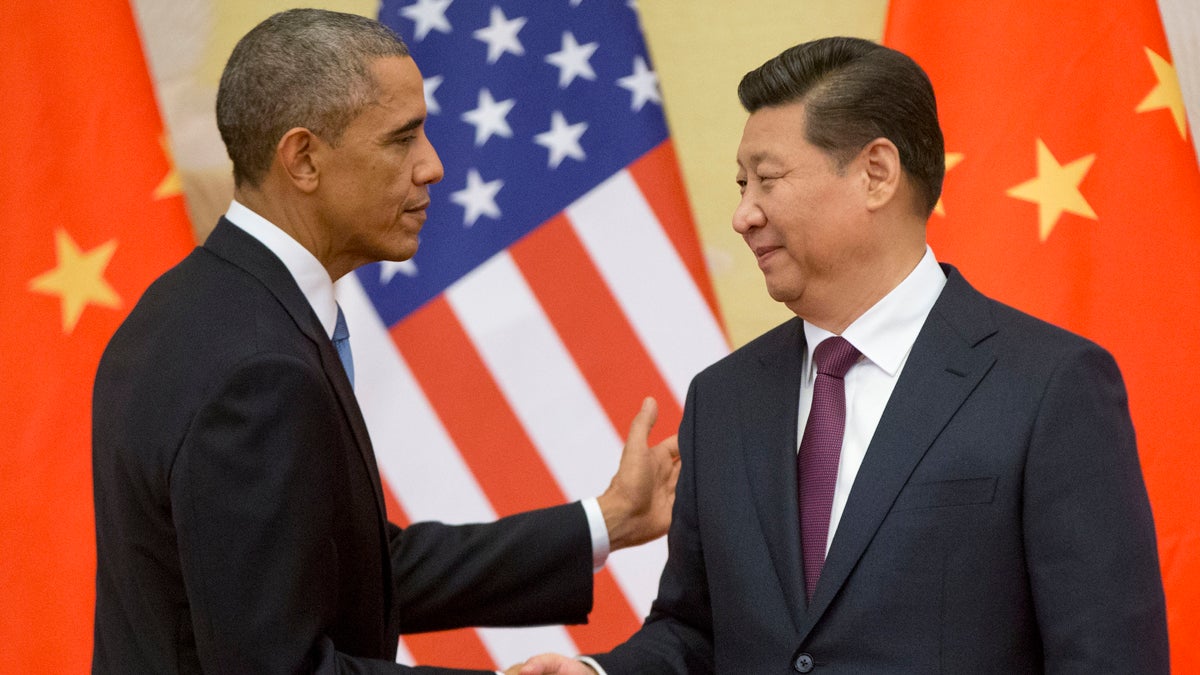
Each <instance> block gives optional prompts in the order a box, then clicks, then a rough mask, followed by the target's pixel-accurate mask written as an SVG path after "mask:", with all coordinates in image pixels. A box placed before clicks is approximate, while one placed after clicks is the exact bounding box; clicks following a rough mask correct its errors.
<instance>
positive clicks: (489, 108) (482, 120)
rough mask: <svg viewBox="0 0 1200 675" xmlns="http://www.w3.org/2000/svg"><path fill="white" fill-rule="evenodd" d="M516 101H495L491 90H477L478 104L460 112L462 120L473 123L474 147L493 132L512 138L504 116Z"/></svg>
mask: <svg viewBox="0 0 1200 675" xmlns="http://www.w3.org/2000/svg"><path fill="white" fill-rule="evenodd" d="M516 103H517V99H515V98H510V99H508V100H507V101H500V102H499V103H497V102H496V101H495V99H493V98H492V92H490V91H488V90H487V89H480V90H479V106H478V107H477V108H475V109H474V110H468V111H467V112H465V113H463V114H462V120H463V121H464V122H470V123H471V124H474V125H475V147H477V148H478V147H479V146H481V145H483V144H484V143H486V142H487V139H489V138H491V137H492V135H493V134H494V135H496V136H503V137H505V138H512V135H513V132H512V127H510V126H508V120H506V119H504V118H505V116H507V115H508V113H509V111H510V110H512V109H513V106H514V105H516Z"/></svg>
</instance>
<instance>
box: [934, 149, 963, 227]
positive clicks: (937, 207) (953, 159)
mask: <svg viewBox="0 0 1200 675" xmlns="http://www.w3.org/2000/svg"><path fill="white" fill-rule="evenodd" d="M963 157H965V155H963V154H962V153H961V152H947V153H946V171H947V172H949V171H950V169H953V168H954V167H956V166H958V165H959V163H960V162H962V161H963ZM933 212H934V213H936V214H938V215H939V216H944V215H946V208H945V207H944V206H942V199H941V197H938V200H937V204H934V206H933Z"/></svg>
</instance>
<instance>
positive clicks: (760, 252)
mask: <svg viewBox="0 0 1200 675" xmlns="http://www.w3.org/2000/svg"><path fill="white" fill-rule="evenodd" d="M779 249H780V247H779V246H752V247H751V248H750V250H752V251H753V252H754V257H755V259H757V260H758V264H759V266H760V267H761V266H762V265H764V264H765V263H766V261H767V259H768V258H770V257H771V254H772V253H774V252H775V251H778V250H779Z"/></svg>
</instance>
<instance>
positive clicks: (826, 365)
mask: <svg viewBox="0 0 1200 675" xmlns="http://www.w3.org/2000/svg"><path fill="white" fill-rule="evenodd" d="M858 356H859V351H858V350H857V349H855V348H854V345H852V344H850V343H849V342H847V341H846V338H844V337H841V336H840V335H836V336H834V337H831V338H829V339H827V340H825V341H824V342H822V343H821V344H819V345H817V348H816V349H814V350H813V361H815V362H816V364H817V372H818V373H820V374H822V375H828V376H830V377H836V378H838V379H841V378H843V377H845V376H846V371H848V370H850V366H853V365H854V364H855V362H857V361H858Z"/></svg>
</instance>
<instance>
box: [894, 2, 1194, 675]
mask: <svg viewBox="0 0 1200 675" xmlns="http://www.w3.org/2000/svg"><path fill="white" fill-rule="evenodd" d="M885 42H886V43H887V44H889V45H890V46H893V47H895V48H897V49H899V50H901V51H903V52H905V53H907V54H909V55H911V56H912V57H913V58H914V59H916V60H917V62H918V63H920V64H921V65H922V66H923V67H924V68H925V69H926V71H927V72H928V73H929V76H930V78H931V79H932V80H933V86H934V89H935V91H936V92H937V95H938V106H939V113H940V116H941V120H942V127H943V129H944V130H945V134H946V153H947V154H946V166H947V169H949V170H948V172H947V174H946V184H945V190H944V192H943V198H942V203H941V204H940V205H939V207H938V209H937V212H936V213H935V215H934V216H933V217H932V218H931V220H930V223H929V238H930V242H931V245H932V246H933V249H934V251H935V253H937V255H938V257H939V259H942V260H945V261H947V262H951V263H954V264H956V265H958V266H959V268H960V269H961V270H962V271H963V273H964V274H965V275H966V276H967V278H968V279H970V280H971V281H972V283H974V284H976V285H977V286H978V287H979V288H980V289H981V290H983V291H984V292H986V293H989V294H991V295H992V296H994V297H996V298H999V299H1001V300H1003V301H1005V302H1008V303H1009V304H1012V305H1015V306H1016V307H1019V308H1021V309H1023V310H1025V311H1028V312H1030V313H1032V314H1035V315H1037V316H1040V317H1042V318H1044V319H1047V320H1049V321H1051V322H1053V323H1056V324H1059V325H1061V326H1064V327H1066V328H1068V329H1070V330H1073V331H1075V332H1078V333H1081V334H1083V335H1086V336H1088V337H1090V338H1091V339H1093V340H1095V341H1096V342H1098V343H1100V344H1101V345H1103V346H1104V347H1107V348H1108V349H1109V350H1110V351H1111V352H1112V353H1113V354H1114V355H1115V356H1116V359H1117V362H1118V364H1119V365H1120V366H1121V370H1122V372H1123V374H1124V376H1125V379H1126V384H1127V386H1128V389H1129V397H1130V406H1131V408H1132V412H1133V420H1134V425H1135V427H1136V429H1137V434H1138V447H1139V451H1140V453H1141V461H1142V468H1143V471H1144V474H1145V478H1146V484H1147V488H1148V490H1149V492H1150V500H1151V503H1152V506H1153V509H1154V517H1155V522H1156V525H1157V529H1158V546H1159V557H1160V561H1161V564H1162V573H1163V581H1164V584H1165V586H1166V593H1167V612H1168V622H1169V626H1170V631H1171V650H1172V665H1173V667H1174V670H1175V671H1176V672H1181V673H1193V672H1200V498H1197V495H1196V492H1197V491H1196V488H1195V487H1194V483H1195V477H1196V476H1197V475H1200V424H1198V423H1197V415H1200V388H1198V387H1197V386H1196V384H1195V378H1196V377H1197V375H1200V170H1198V169H1197V164H1196V156H1195V152H1194V151H1193V147H1192V144H1191V139H1190V138H1189V135H1188V127H1187V121H1186V118H1185V116H1184V109H1183V98H1182V95H1181V93H1180V89H1179V84H1178V81H1177V79H1176V77H1175V69H1174V67H1173V65H1172V60H1171V54H1170V50H1169V49H1168V47H1167V41H1166V38H1165V36H1164V33H1163V28H1162V22H1161V20H1160V18H1159V14H1158V8H1157V6H1156V4H1155V2H1154V0H1125V1H1123V2H1090V1H1088V0H1076V1H1074V2H1071V1H1068V0H1053V1H1050V0H1020V1H1016V0H1014V1H1013V2H1007V3H1003V6H1002V7H1001V6H1000V5H997V4H996V3H978V2H962V1H961V0H892V2H891V5H890V9H889V16H888V24H887V30H886V35H885ZM1112 545H1113V546H1120V545H1121V542H1118V541H1114V542H1112Z"/></svg>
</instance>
